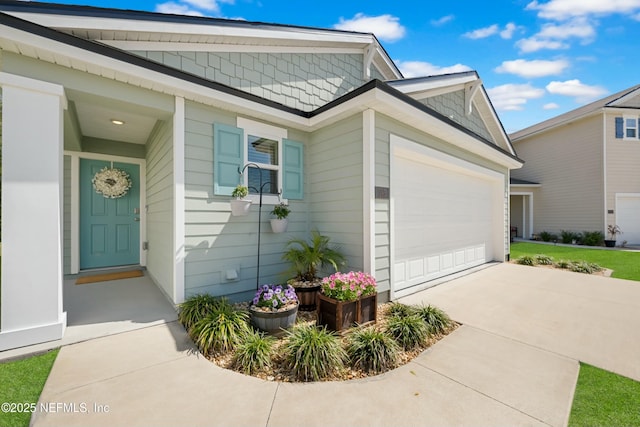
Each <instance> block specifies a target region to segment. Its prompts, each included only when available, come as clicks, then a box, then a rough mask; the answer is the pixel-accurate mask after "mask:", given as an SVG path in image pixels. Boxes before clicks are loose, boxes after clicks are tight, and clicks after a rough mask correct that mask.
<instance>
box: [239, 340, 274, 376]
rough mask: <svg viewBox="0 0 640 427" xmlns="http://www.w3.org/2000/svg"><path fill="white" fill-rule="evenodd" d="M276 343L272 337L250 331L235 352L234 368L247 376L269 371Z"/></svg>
mask: <svg viewBox="0 0 640 427" xmlns="http://www.w3.org/2000/svg"><path fill="white" fill-rule="evenodd" d="M275 342H276V339H275V338H274V337H272V336H269V335H265V334H264V333H262V332H260V331H254V330H250V331H249V332H248V333H247V334H246V335H245V336H244V339H243V340H242V341H241V342H240V343H239V344H238V345H237V347H236V349H235V351H234V355H233V366H234V368H235V369H237V370H238V371H240V372H243V373H244V374H247V375H252V374H254V373H256V372H258V371H263V370H265V369H269V368H270V367H271V359H272V356H273V354H274V344H275Z"/></svg>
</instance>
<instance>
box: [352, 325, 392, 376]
mask: <svg viewBox="0 0 640 427" xmlns="http://www.w3.org/2000/svg"><path fill="white" fill-rule="evenodd" d="M399 351H400V347H399V346H398V344H397V343H396V342H395V341H394V339H393V338H392V337H391V336H390V335H389V334H387V333H385V332H383V331H381V330H380V329H378V328H376V327H369V328H363V329H357V330H355V331H354V332H352V333H351V334H350V335H349V337H348V344H347V353H348V355H349V358H350V359H351V362H352V363H353V365H354V366H355V367H359V368H361V369H363V370H365V371H367V372H375V373H381V372H385V371H388V370H389V369H393V368H395V367H396V366H398V361H399Z"/></svg>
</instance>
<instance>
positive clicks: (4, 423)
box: [0, 349, 58, 427]
mask: <svg viewBox="0 0 640 427" xmlns="http://www.w3.org/2000/svg"><path fill="white" fill-rule="evenodd" d="M57 355H58V349H56V350H52V351H50V352H48V353H44V354H41V355H38V356H33V357H30V358H28V359H22V360H17V361H13V362H6V363H2V364H0V404H3V406H2V410H0V427H18V426H28V425H29V420H30V419H31V412H30V411H26V412H22V413H18V412H13V411H15V410H17V409H21V408H24V404H27V405H29V404H32V403H37V402H38V399H39V398H40V393H42V388H43V387H44V383H45V381H47V377H48V376H49V372H50V371H51V367H52V366H53V362H54V361H55V360H56V356H57ZM7 403H8V404H9V405H11V404H12V403H13V404H20V406H18V407H16V406H15V405H14V407H13V408H12V407H11V406H9V407H6V406H7V405H6V404H7Z"/></svg>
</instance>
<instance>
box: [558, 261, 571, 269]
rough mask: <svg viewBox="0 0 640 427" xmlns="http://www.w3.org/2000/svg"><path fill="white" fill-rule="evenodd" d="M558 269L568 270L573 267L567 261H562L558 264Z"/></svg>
mask: <svg viewBox="0 0 640 427" xmlns="http://www.w3.org/2000/svg"><path fill="white" fill-rule="evenodd" d="M556 267H558V268H563V269H566V268H569V267H571V262H569V261H567V260H565V259H561V260H560V261H558V262H556Z"/></svg>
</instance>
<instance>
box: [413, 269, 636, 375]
mask: <svg viewBox="0 0 640 427" xmlns="http://www.w3.org/2000/svg"><path fill="white" fill-rule="evenodd" d="M401 301H402V302H404V303H407V304H413V303H420V302H428V303H429V304H433V305H436V306H438V307H440V308H442V309H443V310H445V311H446V312H447V313H449V315H450V316H451V317H452V318H453V319H455V320H457V321H458V322H461V323H463V324H464V325H467V326H471V327H474V328H477V329H480V330H483V331H485V332H488V333H491V334H494V335H497V336H500V337H504V338H507V339H511V340H514V341H517V342H521V343H525V344H527V345H529V346H532V347H536V348H539V349H542V350H546V351H549V352H552V353H555V354H559V355H563V356H566V357H569V358H571V359H575V360H579V361H582V362H586V363H589V364H591V365H594V366H598V367H600V368H603V369H606V370H608V371H612V372H616V373H618V374H621V375H624V376H627V377H630V378H633V379H635V380H638V381H640V363H639V362H640V332H638V331H640V282H635V281H629V280H620V279H613V278H606V277H601V276H594V275H587V274H582V273H573V272H569V271H563V270H557V269H548V268H542V267H528V266H521V265H516V264H506V263H505V264H499V265H497V266H495V267H491V268H487V269H485V270H482V271H479V272H477V273H474V274H471V275H468V276H465V277H462V278H459V279H456V280H454V281H451V282H449V283H446V284H444V285H443V286H437V287H434V288H431V289H428V290H426V291H424V292H420V293H418V294H414V295H411V296H409V297H406V298H404V299H402V300H401Z"/></svg>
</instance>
